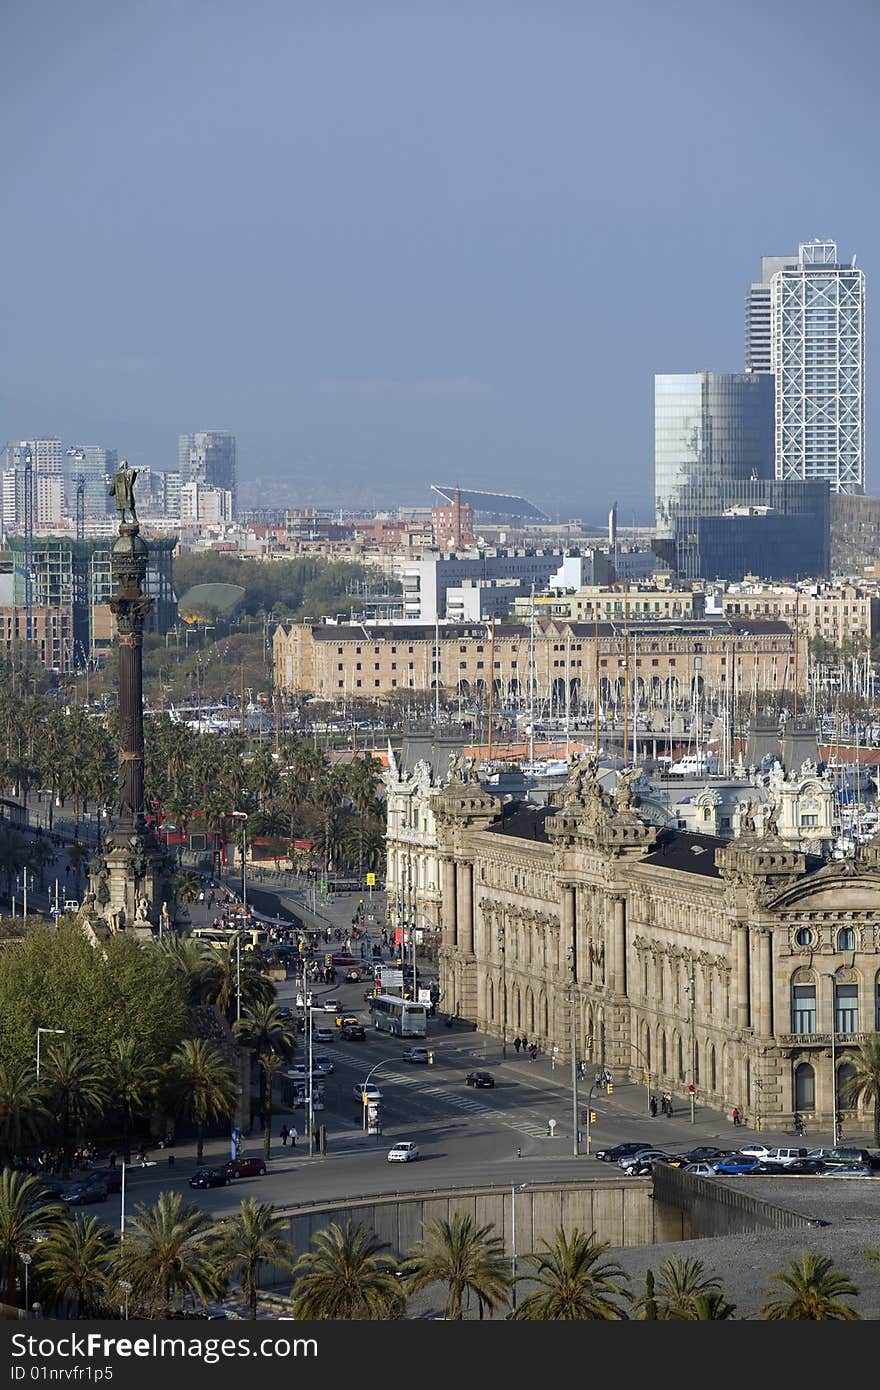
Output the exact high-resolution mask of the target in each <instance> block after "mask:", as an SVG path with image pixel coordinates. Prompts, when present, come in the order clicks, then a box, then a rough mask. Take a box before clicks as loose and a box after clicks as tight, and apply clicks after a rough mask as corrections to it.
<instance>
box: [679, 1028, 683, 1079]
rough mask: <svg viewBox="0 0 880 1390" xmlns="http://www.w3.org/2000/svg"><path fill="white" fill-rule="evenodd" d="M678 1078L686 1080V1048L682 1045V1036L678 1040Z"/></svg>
mask: <svg viewBox="0 0 880 1390" xmlns="http://www.w3.org/2000/svg"><path fill="white" fill-rule="evenodd" d="M678 1079H679V1081H684V1048H683V1047H682V1045H681V1038H679V1040H678Z"/></svg>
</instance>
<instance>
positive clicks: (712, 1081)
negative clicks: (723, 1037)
mask: <svg viewBox="0 0 880 1390" xmlns="http://www.w3.org/2000/svg"><path fill="white" fill-rule="evenodd" d="M709 1086H710V1088H711V1089H712V1090H713V1091H717V1089H718V1073H717V1071H716V1067H715V1049H714V1047H710V1048H709Z"/></svg>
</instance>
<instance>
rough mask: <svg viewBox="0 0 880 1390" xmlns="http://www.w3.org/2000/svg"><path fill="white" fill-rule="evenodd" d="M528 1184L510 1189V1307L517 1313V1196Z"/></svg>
mask: <svg viewBox="0 0 880 1390" xmlns="http://www.w3.org/2000/svg"><path fill="white" fill-rule="evenodd" d="M527 1186H528V1183H524V1182H521V1183H520V1184H519V1186H518V1187H517V1186H515V1185H514V1184H511V1187H510V1276H511V1277H510V1307H511V1311H512V1312H515V1311H516V1194H517V1192H523V1191H524V1190H525V1189H526V1187H527Z"/></svg>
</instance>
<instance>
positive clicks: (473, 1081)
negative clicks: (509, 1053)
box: [465, 1071, 495, 1087]
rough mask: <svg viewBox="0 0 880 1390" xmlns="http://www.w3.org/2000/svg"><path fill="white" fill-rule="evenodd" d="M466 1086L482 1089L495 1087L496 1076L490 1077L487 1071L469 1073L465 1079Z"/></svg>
mask: <svg viewBox="0 0 880 1390" xmlns="http://www.w3.org/2000/svg"><path fill="white" fill-rule="evenodd" d="M465 1085H467V1086H480V1087H487V1086H494V1085H495V1078H494V1076H490V1075H489V1073H488V1072H487V1071H469V1072H468V1074H467V1076H466V1077H465Z"/></svg>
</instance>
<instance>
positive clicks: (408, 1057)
mask: <svg viewBox="0 0 880 1390" xmlns="http://www.w3.org/2000/svg"><path fill="white" fill-rule="evenodd" d="M401 1056H402V1059H403V1061H404V1062H427V1061H428V1049H427V1048H426V1047H407V1048H406V1049H405V1050H404V1052H403V1053H402V1054H401Z"/></svg>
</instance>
